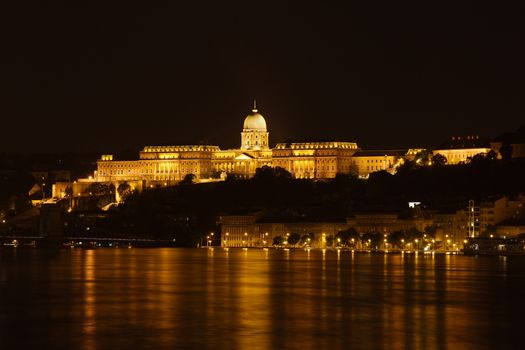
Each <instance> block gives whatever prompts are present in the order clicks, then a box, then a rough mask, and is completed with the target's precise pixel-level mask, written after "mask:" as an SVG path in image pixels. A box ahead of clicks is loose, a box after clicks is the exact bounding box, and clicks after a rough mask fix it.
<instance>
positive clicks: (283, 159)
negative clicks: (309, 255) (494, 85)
mask: <svg viewBox="0 0 525 350" xmlns="http://www.w3.org/2000/svg"><path fill="white" fill-rule="evenodd" d="M405 156H409V154H408V153H407V152H406V151H396V152H391V151H376V152H372V153H367V152H364V151H360V150H359V148H358V146H357V144H356V143H355V142H340V141H325V142H284V143H278V144H277V145H276V146H275V148H273V149H272V148H270V142H269V132H268V130H267V125H266V120H265V118H264V117H263V116H262V115H261V114H260V113H259V111H258V110H257V108H256V106H255V104H254V108H253V109H252V111H251V113H250V114H248V115H247V116H246V118H245V119H244V124H243V128H242V131H241V144H240V147H239V148H238V149H227V150H221V149H220V148H219V146H214V145H180V146H146V147H144V149H143V150H142V151H141V152H140V154H139V159H138V160H132V161H120V160H116V159H114V158H113V155H109V154H107V155H103V156H102V157H101V158H100V159H99V160H98V161H97V171H96V172H95V174H94V177H93V181H97V182H114V183H118V182H123V181H128V182H141V183H142V185H141V187H142V186H148V187H150V186H159V185H161V186H162V185H164V186H168V185H170V184H175V183H177V182H179V181H181V180H182V179H184V177H185V176H186V175H188V174H193V175H194V176H195V180H196V181H206V180H212V179H221V178H222V179H224V178H225V177H226V176H228V175H235V176H237V177H241V178H249V177H252V176H253V175H254V174H255V170H256V169H257V168H259V167H262V166H265V165H267V166H274V167H277V166H279V167H282V168H284V169H286V170H287V171H289V172H290V173H291V174H292V175H293V176H294V177H295V178H308V179H330V178H334V177H335V176H336V174H355V175H359V176H362V177H366V176H368V174H370V173H371V172H374V171H380V170H387V171H390V172H394V171H395V168H396V167H397V166H398V165H399V164H400V163H402V162H403V159H404V157H405Z"/></svg>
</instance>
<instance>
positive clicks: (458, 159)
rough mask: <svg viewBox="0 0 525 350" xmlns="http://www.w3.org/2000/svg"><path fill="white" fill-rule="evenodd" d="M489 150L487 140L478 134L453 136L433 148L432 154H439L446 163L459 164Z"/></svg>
mask: <svg viewBox="0 0 525 350" xmlns="http://www.w3.org/2000/svg"><path fill="white" fill-rule="evenodd" d="M490 151H491V148H490V144H489V141H488V140H487V139H483V138H480V137H479V136H455V137H452V138H451V139H450V140H449V141H447V142H445V143H443V144H441V145H440V146H438V147H437V148H436V149H434V150H433V154H434V155H436V154H441V155H442V156H444V157H445V158H446V159H447V164H452V165H453V164H460V163H466V162H468V161H470V159H472V158H473V157H474V156H475V155H478V154H487V153H489V152H490Z"/></svg>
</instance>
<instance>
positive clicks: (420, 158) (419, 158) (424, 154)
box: [414, 149, 432, 165]
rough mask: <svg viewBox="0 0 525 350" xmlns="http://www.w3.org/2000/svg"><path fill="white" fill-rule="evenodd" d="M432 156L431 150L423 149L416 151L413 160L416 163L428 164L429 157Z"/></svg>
mask: <svg viewBox="0 0 525 350" xmlns="http://www.w3.org/2000/svg"><path fill="white" fill-rule="evenodd" d="M431 157H432V151H431V150H428V149H424V150H422V151H419V152H417V153H416V156H415V157H414V160H415V162H416V164H417V165H428V164H429V163H430V158H431Z"/></svg>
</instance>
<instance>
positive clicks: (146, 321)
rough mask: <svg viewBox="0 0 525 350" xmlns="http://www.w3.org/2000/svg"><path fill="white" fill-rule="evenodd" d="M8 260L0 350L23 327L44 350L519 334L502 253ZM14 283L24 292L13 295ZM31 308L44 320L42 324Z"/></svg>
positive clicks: (495, 338)
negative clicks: (476, 255)
mask: <svg viewBox="0 0 525 350" xmlns="http://www.w3.org/2000/svg"><path fill="white" fill-rule="evenodd" d="M24 254H25V253H24ZM31 254H38V252H37V253H31ZM19 255H21V254H18V253H17V255H16V256H14V255H13V257H12V259H14V260H13V261H16V264H14V263H12V262H9V261H8V263H9V264H7V265H6V262H5V261H4V263H3V265H1V266H0V268H1V276H2V280H1V282H2V283H3V285H2V286H3V292H4V295H7V296H9V297H10V299H13V298H16V297H17V296H18V295H20V298H23V299H20V300H12V301H11V304H13V305H16V307H12V308H7V307H5V306H4V307H3V309H2V310H3V311H2V312H3V314H2V315H7V316H5V318H1V317H0V326H2V328H0V344H3V343H2V341H4V343H5V339H8V340H9V339H11V338H6V337H5V336H4V337H2V335H5V334H8V333H6V332H7V331H8V330H9V329H10V328H9V327H11V325H13V324H14V325H17V324H20V323H23V324H27V325H28V328H27V329H29V330H33V329H35V330H38V332H40V333H34V334H32V337H27V339H28V340H27V341H28V342H29V341H31V342H35V344H39V345H41V347H42V348H53V349H56V348H75V349H101V348H104V349H105V348H108V349H128V348H154V349H173V348H213V349H214V350H216V349H301V350H306V349H325V348H327V349H328V348H330V349H331V348H344V349H347V348H352V349H354V348H364V349H368V348H392V349H446V348H450V349H471V348H499V347H505V345H509V344H511V343H510V340H508V339H511V338H512V337H513V336H514V334H516V337H517V335H519V334H520V333H519V329H518V328H519V326H520V321H521V319H522V317H523V314H524V312H525V310H524V307H522V306H521V305H522V304H520V303H519V300H521V290H520V288H522V287H524V285H523V284H524V283H523V278H522V277H523V276H524V275H525V268H524V267H523V266H525V264H523V261H522V260H519V258H516V259H513V258H512V257H509V258H497V257H494V258H491V257H489V258H474V257H465V256H456V255H432V254H418V255H416V254H414V253H405V254H386V255H385V254H376V253H352V252H350V251H334V250H311V251H308V250H307V251H304V250H289V251H284V250H275V249H269V250H259V249H248V250H241V249H229V250H223V249H213V250H211V249H149V250H148V249H97V250H72V251H67V252H61V253H59V254H57V255H55V256H52V257H51V258H46V259H48V260H45V259H43V258H41V257H38V255H37V258H35V259H36V260H34V261H32V260H31V259H33V258H31V256H24V257H23V258H21V257H20V256H19ZM24 259H25V260H24ZM38 259H40V260H38ZM26 261H27V264H28V266H25V265H24V263H25V262H26ZM35 261H37V262H38V264H36V263H35ZM42 261H44V263H42ZM35 269H36V270H35ZM24 271H31V273H23V272H24ZM26 285H33V286H35V287H34V288H35V289H36V290H35V291H34V294H27V293H33V291H28V292H27V293H26V294H24V293H20V292H19V291H23V290H24V289H23V288H22V286H26ZM516 290H517V292H516ZM17 291H18V293H17ZM28 295H30V296H32V298H37V297H38V298H41V299H36V300H35V301H34V302H33V303H31V302H32V300H33V299H28ZM44 297H45V298H52V300H53V304H49V303H48V302H45V300H46V299H42V298H44ZM25 305H31V307H28V308H26V309H24V306H25ZM35 305H37V307H35ZM47 305H49V307H50V308H51V309H50V310H46V309H42V308H44V307H47ZM51 305H52V306H51ZM46 311H49V312H47V313H46ZM42 312H44V316H45V315H52V316H53V317H55V319H56V320H58V321H56V322H55V323H52V322H47V323H46V322H42ZM22 316H23V319H22V318H21V319H20V321H18V323H17V321H16V318H17V317H22ZM4 319H9V320H10V322H9V323H6V322H4V321H2V320H4ZM509 319H511V320H514V322H513V321H509ZM33 322H34V325H33ZM37 325H38V327H37ZM65 325H67V327H66V326H65ZM34 332H36V331H34ZM44 334H48V335H49V334H53V337H44ZM500 334H505V337H503V336H501V335H500ZM487 337H489V338H488V340H487V339H486V338H487ZM13 344H14V340H13ZM13 344H11V345H13ZM63 344H66V345H67V347H66V346H62V345H63ZM501 344H503V345H502V346H498V345H501ZM8 345H9V344H8ZM506 347H511V346H506ZM2 348H6V349H7V348H14V346H2ZM18 348H23V347H18Z"/></svg>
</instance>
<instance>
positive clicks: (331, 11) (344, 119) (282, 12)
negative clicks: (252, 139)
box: [0, 0, 525, 152]
mask: <svg viewBox="0 0 525 350" xmlns="http://www.w3.org/2000/svg"><path fill="white" fill-rule="evenodd" d="M15 3H22V2H15ZM152 3H153V2H148V1H141V2H137V3H135V2H133V1H124V2H121V3H118V2H116V1H101V2H96V1H95V2H94V1H82V2H79V1H62V2H47V1H42V2H25V3H23V4H18V5H13V6H14V7H10V8H4V9H3V10H2V11H1V12H0V13H1V15H0V27H1V28H0V29H1V32H2V34H0V35H1V37H2V40H1V43H0V45H1V50H0V53H1V54H0V55H1V57H0V64H1V76H0V81H1V83H0V84H1V86H2V95H3V96H2V97H3V98H2V100H3V102H2V103H1V104H0V115H1V130H2V133H1V137H0V152H9V151H17V150H18V151H22V152H42V151H45V152H53V151H65V150H72V151H93V150H95V151H98V150H100V151H104V150H108V151H113V150H121V149H134V148H139V147H142V146H143V145H154V144H180V143H202V142H207V143H211V144H217V145H220V146H221V148H225V147H235V146H238V144H239V142H240V135H239V133H240V131H241V128H242V122H243V119H244V116H245V115H246V114H247V113H248V112H249V110H250V107H251V103H252V102H251V101H252V99H253V98H257V100H258V104H259V109H260V111H261V113H262V114H263V115H264V116H265V117H266V120H267V123H268V127H269V131H270V141H271V143H272V145H273V144H275V143H276V142H279V141H283V140H285V139H299V138H300V139H306V138H317V139H318V138H328V139H338V140H345V141H355V142H357V143H358V144H359V145H360V146H361V147H363V148H380V147H407V146H419V145H430V146H432V145H435V144H438V143H440V142H441V141H442V140H444V139H445V138H448V137H449V136H452V135H456V134H467V133H478V134H480V135H485V136H495V135H497V134H499V133H501V132H503V131H512V130H514V129H517V128H518V126H519V125H521V124H523V123H525V118H524V111H525V106H524V103H523V98H524V96H525V87H524V83H525V74H524V64H525V51H524V47H525V46H524V44H525V43H524V40H523V39H524V32H523V18H524V15H525V11H524V9H523V6H522V5H517V4H516V5H509V4H507V5H504V4H503V2H499V1H497V2H496V1H493V2H490V3H489V4H488V5H482V4H480V3H479V1H471V2H469V1H454V2H450V3H447V2H443V1H439V2H432V3H431V2H429V1H421V0H420V1H413V2H403V1H388V2H386V4H382V3H380V2H376V1H363V0H360V1H344V2H343V1H340V2H339V1H338V2H328V1H319V2H306V1H297V2H285V1H276V2H272V1H259V2H251V1H239V2H235V1H225V0H223V1H216V2H209V3H208V2H203V1H170V2H169V3H170V4H166V5H165V6H160V5H159V6H158V7H154V6H153V5H152ZM516 3H518V2H516ZM518 6H520V7H518Z"/></svg>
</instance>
